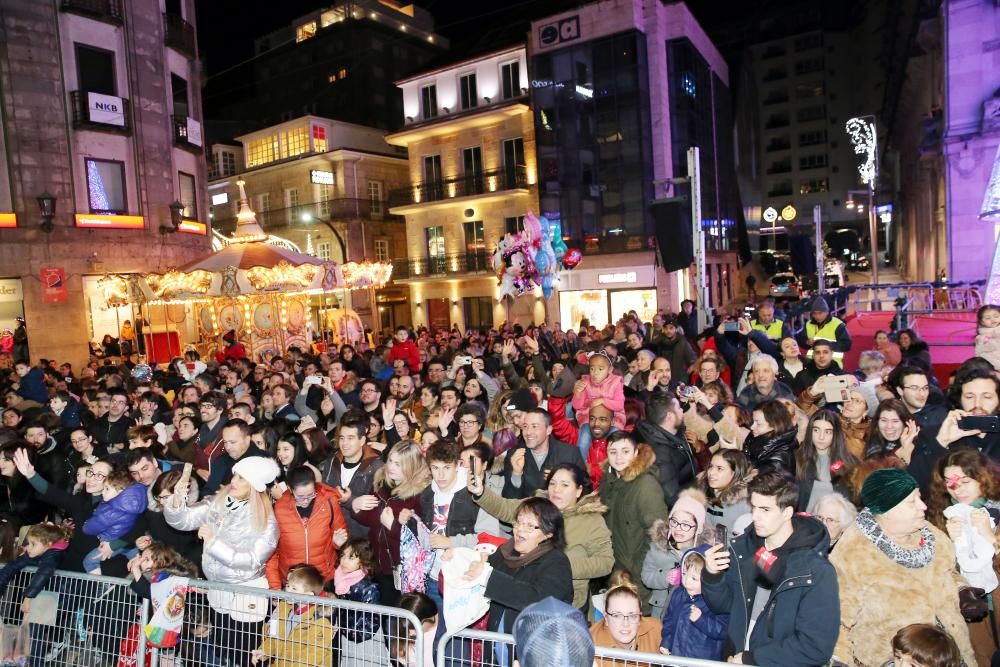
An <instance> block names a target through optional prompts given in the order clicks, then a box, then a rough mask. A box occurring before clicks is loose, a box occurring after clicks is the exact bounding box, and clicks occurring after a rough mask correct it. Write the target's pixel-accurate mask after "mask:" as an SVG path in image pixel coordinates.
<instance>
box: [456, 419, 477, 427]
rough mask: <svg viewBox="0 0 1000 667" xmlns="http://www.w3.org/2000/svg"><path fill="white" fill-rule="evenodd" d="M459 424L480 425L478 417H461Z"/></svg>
mask: <svg viewBox="0 0 1000 667" xmlns="http://www.w3.org/2000/svg"><path fill="white" fill-rule="evenodd" d="M458 425H459V426H478V425H479V420H478V419H459V420H458Z"/></svg>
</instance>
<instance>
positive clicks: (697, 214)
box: [687, 146, 709, 331]
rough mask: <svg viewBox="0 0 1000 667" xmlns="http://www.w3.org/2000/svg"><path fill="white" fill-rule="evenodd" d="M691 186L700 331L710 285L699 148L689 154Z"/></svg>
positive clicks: (693, 244) (696, 300)
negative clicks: (702, 213) (703, 227)
mask: <svg viewBox="0 0 1000 667" xmlns="http://www.w3.org/2000/svg"><path fill="white" fill-rule="evenodd" d="M687 168H688V178H689V179H691V180H690V184H691V244H692V246H693V249H694V279H695V308H696V309H697V310H696V311H695V312H697V314H698V315H697V317H698V320H697V322H698V331H702V330H703V329H705V328H706V327H707V326H708V322H709V317H708V285H707V284H706V283H705V230H704V229H702V226H701V161H700V151H699V150H698V147H697V146H692V147H691V148H689V149H688V152H687Z"/></svg>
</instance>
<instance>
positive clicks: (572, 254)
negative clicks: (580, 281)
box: [562, 248, 583, 271]
mask: <svg viewBox="0 0 1000 667" xmlns="http://www.w3.org/2000/svg"><path fill="white" fill-rule="evenodd" d="M582 261H583V253H582V252H580V250H579V249H578V248H570V249H569V250H567V251H566V254H565V255H563V258H562V265H563V268H564V269H566V270H567V271H568V270H572V269H575V268H576V267H577V265H578V264H579V263H580V262H582Z"/></svg>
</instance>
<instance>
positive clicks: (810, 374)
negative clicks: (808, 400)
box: [795, 359, 846, 393]
mask: <svg viewBox="0 0 1000 667" xmlns="http://www.w3.org/2000/svg"><path fill="white" fill-rule="evenodd" d="M824 375H846V373H844V369H843V368H841V367H840V364H838V363H837V362H836V361H831V362H830V365H829V366H827V367H826V368H817V367H816V362H815V361H813V360H812V359H810V360H809V361H808V362H806V364H805V366H803V367H802V370H801V371H799V374H798V375H796V376H795V382H796V383H798V384H799V386H801V387H802V389H808V388H809V387H811V386H813V385H814V384H816V380H818V379H820V378H821V377H823V376H824ZM799 393H802V392H801V391H800V392H799Z"/></svg>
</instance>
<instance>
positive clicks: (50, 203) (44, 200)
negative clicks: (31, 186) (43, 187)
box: [38, 191, 56, 234]
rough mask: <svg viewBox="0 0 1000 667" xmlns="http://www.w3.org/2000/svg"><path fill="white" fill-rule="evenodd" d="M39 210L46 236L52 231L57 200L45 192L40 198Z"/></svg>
mask: <svg viewBox="0 0 1000 667" xmlns="http://www.w3.org/2000/svg"><path fill="white" fill-rule="evenodd" d="M38 209H39V210H40V211H41V213H42V225H41V227H42V231H43V232H45V233H46V234H48V233H50V232H51V231H52V219H53V218H55V217H56V198H55V197H53V196H52V195H50V194H49V193H48V191H45V192H43V193H42V194H40V195H39V196H38Z"/></svg>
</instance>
